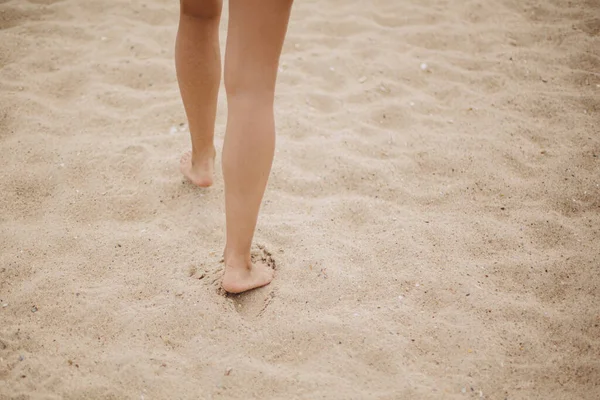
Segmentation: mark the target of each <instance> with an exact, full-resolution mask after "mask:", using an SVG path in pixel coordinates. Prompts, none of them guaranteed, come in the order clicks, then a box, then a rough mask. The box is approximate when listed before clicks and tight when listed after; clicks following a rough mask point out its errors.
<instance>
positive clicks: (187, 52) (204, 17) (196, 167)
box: [175, 0, 222, 187]
mask: <svg viewBox="0 0 600 400" xmlns="http://www.w3.org/2000/svg"><path fill="white" fill-rule="evenodd" d="M180 3H181V13H180V19H179V30H178V31H177V41H176V44H175V66H176V68H177V80H178V81H179V88H180V91H181V98H182V99H183V105H184V107H185V112H186V114H187V118H188V122H189V127H190V135H191V137H192V151H191V152H188V153H186V154H184V155H183V157H182V158H181V165H180V168H181V172H182V173H183V174H184V175H185V176H186V177H187V178H188V179H189V180H190V181H191V182H192V183H194V184H196V185H198V186H202V187H207V186H210V185H212V183H213V172H214V160H215V147H214V144H213V137H214V129H215V117H216V112H217V96H218V93H219V85H220V83H221V55H220V50H219V21H220V17H221V9H222V0H181V1H180Z"/></svg>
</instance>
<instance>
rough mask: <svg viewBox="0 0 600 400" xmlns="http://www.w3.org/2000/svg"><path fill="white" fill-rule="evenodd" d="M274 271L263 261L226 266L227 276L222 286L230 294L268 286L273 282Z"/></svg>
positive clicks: (224, 276) (224, 277) (225, 275)
mask: <svg viewBox="0 0 600 400" xmlns="http://www.w3.org/2000/svg"><path fill="white" fill-rule="evenodd" d="M274 273H275V272H274V271H273V269H272V268H271V267H269V266H268V265H266V264H264V263H263V262H261V261H258V262H255V263H251V264H250V266H249V267H248V266H247V265H241V266H235V267H234V266H231V265H229V264H227V263H226V264H225V274H224V275H223V281H222V282H221V286H222V287H223V289H225V291H226V292H229V293H242V292H245V291H247V290H251V289H256V288H258V287H261V286H265V285H268V284H269V283H271V281H272V280H273V275H274Z"/></svg>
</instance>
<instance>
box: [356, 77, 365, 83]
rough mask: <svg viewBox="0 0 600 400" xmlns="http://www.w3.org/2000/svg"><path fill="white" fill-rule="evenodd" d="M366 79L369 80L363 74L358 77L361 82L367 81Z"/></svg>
mask: <svg viewBox="0 0 600 400" xmlns="http://www.w3.org/2000/svg"><path fill="white" fill-rule="evenodd" d="M366 81H367V77H366V76H361V77H360V78H358V82H360V83H365V82H366Z"/></svg>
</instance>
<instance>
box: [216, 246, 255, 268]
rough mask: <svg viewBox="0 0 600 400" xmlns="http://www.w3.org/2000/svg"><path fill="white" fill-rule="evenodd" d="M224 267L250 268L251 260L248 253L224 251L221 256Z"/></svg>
mask: <svg viewBox="0 0 600 400" xmlns="http://www.w3.org/2000/svg"><path fill="white" fill-rule="evenodd" d="M223 258H224V260H225V265H227V266H228V267H231V268H247V269H250V268H252V259H251V257H250V252H236V251H231V250H229V249H227V248H226V249H225V253H224V256H223Z"/></svg>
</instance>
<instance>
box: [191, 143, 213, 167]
mask: <svg viewBox="0 0 600 400" xmlns="http://www.w3.org/2000/svg"><path fill="white" fill-rule="evenodd" d="M216 153H217V151H216V150H215V146H214V145H213V144H210V145H207V146H203V147H201V148H192V164H195V163H196V162H203V161H206V160H211V159H213V158H215V155H216Z"/></svg>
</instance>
